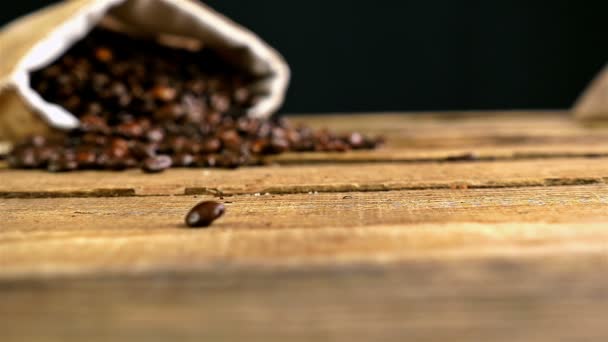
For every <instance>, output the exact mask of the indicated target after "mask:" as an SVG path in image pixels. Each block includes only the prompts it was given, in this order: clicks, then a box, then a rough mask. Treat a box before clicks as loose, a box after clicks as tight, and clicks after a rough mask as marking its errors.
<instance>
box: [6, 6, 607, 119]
mask: <svg viewBox="0 0 608 342" xmlns="http://www.w3.org/2000/svg"><path fill="white" fill-rule="evenodd" d="M53 2H54V1H48V0H46V1H45V0H31V1H28V0H17V1H2V2H1V4H0V23H5V22H7V21H9V20H11V19H14V18H15V17H17V16H18V15H21V14H24V13H27V12H28V11H31V10H34V9H36V8H39V7H41V6H43V5H46V4H49V3H53ZM206 3H207V4H209V5H211V6H212V7H214V8H216V9H218V10H219V11H220V12H223V13H224V14H226V15H228V16H229V17H232V18H233V19H235V20H236V21H238V22H240V23H241V24H243V25H245V26H247V27H249V28H250V29H252V30H253V31H255V32H257V33H258V34H259V35H260V36H262V38H264V39H265V40H266V41H268V42H269V43H270V44H272V45H274V46H275V47H276V48H277V49H278V50H279V51H280V52H281V53H282V54H283V55H284V56H285V57H286V59H287V60H288V62H289V63H290V65H291V67H292V71H293V78H292V86H291V88H290V92H289V95H288V98H287V103H286V105H285V107H284V109H283V111H285V112H292V113H294V112H330V111H333V112H336V111H342V112H346V111H386V110H413V111H416V110H463V109H516V108H530V109H532V108H565V107H568V106H570V105H571V104H572V102H573V101H574V100H575V98H576V96H577V95H578V94H579V93H580V91H581V90H582V89H583V88H584V86H585V85H586V84H587V82H589V80H590V79H591V78H592V77H593V76H594V75H595V74H596V73H597V72H598V71H599V70H600V69H601V67H602V66H603V64H604V63H606V61H608V25H607V20H608V17H607V14H608V1H606V0H598V1H567V0H552V1H548V0H543V1H540V0H538V1H525V0H493V1H487V0H461V1H451V0H443V1H441V0H427V1H407V0H401V1H399V0H394V1H391V0H375V1H357V0H289V1H287V0H256V1H249V0H208V1H206ZM1 48H2V47H0V62H1Z"/></svg>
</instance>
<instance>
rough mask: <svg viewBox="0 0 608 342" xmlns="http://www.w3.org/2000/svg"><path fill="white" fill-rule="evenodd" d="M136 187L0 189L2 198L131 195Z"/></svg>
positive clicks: (133, 194)
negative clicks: (64, 189) (56, 189)
mask: <svg viewBox="0 0 608 342" xmlns="http://www.w3.org/2000/svg"><path fill="white" fill-rule="evenodd" d="M130 196H137V194H136V192H135V189H93V190H90V191H0V198H66V197H130Z"/></svg>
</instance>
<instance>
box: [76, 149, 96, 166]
mask: <svg viewBox="0 0 608 342" xmlns="http://www.w3.org/2000/svg"><path fill="white" fill-rule="evenodd" d="M76 162H77V163H78V166H79V167H84V168H86V167H92V166H95V164H96V162H97V154H96V153H95V152H94V151H92V150H86V149H83V150H80V151H78V152H76Z"/></svg>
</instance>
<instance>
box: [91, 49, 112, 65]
mask: <svg viewBox="0 0 608 342" xmlns="http://www.w3.org/2000/svg"><path fill="white" fill-rule="evenodd" d="M95 58H97V60H99V61H100V62H104V63H107V62H110V61H111V60H112V58H113V54H112V51H111V50H110V49H108V48H105V47H99V48H97V49H96V50H95Z"/></svg>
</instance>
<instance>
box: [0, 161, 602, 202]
mask: <svg viewBox="0 0 608 342" xmlns="http://www.w3.org/2000/svg"><path fill="white" fill-rule="evenodd" d="M0 178H1V179H2V182H0V198H44V197H130V196H146V195H155V196H167V195H194V194H211V195H215V196H218V197H221V196H232V195H239V194H256V193H259V194H266V193H270V194H290V193H308V192H312V193H314V192H370V191H371V192H375V191H395V190H427V189H478V188H509V187H510V188H516V187H546V186H572V185H582V184H604V183H606V182H607V181H608V159H585V158H578V159H555V160H534V161H512V162H504V161H503V162H479V163H423V164H403V165H398V164H392V163H389V164H367V165H357V166H355V165H324V166H311V165H307V166H266V167H252V168H242V169H238V170H196V169H172V170H168V171H167V172H165V173H164V174H161V175H145V174H142V173H141V172H140V171H138V170H129V171H125V172H94V171H85V172H75V173H71V174H49V173H47V172H44V171H22V170H0Z"/></svg>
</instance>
